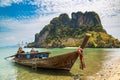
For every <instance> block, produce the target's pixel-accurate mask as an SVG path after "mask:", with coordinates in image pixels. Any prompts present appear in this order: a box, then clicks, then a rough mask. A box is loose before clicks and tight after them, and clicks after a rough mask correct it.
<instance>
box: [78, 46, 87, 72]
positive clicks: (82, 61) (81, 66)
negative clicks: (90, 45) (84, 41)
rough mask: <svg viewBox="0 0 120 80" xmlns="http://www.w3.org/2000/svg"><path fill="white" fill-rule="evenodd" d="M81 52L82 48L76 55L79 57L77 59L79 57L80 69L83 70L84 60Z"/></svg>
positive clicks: (84, 66)
mask: <svg viewBox="0 0 120 80" xmlns="http://www.w3.org/2000/svg"><path fill="white" fill-rule="evenodd" d="M82 52H83V50H82V48H78V50H77V53H78V55H79V57H80V63H81V64H80V68H81V69H82V70H83V69H84V68H86V64H85V62H84V58H83V53H82Z"/></svg>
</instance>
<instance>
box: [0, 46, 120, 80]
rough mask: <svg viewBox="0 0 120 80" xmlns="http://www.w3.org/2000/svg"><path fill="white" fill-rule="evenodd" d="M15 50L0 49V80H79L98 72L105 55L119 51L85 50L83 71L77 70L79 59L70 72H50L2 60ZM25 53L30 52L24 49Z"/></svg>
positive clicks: (61, 51) (57, 50)
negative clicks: (85, 65) (85, 66)
mask: <svg viewBox="0 0 120 80" xmlns="http://www.w3.org/2000/svg"><path fill="white" fill-rule="evenodd" d="M37 50H39V51H50V52H51V53H52V54H51V56H54V55H59V54H63V53H67V52H71V51H74V50H76V48H65V49H60V48H56V49H45V48H41V49H40V48H39V49H37ZM16 51H17V48H1V49H0V52H1V53H0V80H79V79H80V78H82V77H84V76H88V75H92V74H94V73H96V72H97V71H98V70H100V66H101V65H102V62H103V60H105V56H106V54H107V55H108V57H109V54H110V57H111V56H112V57H114V56H113V55H114V54H115V55H119V54H118V53H117V52H118V51H120V49H85V50H84V57H85V62H86V64H87V68H86V69H85V70H80V69H79V63H80V62H79V59H77V61H76V62H75V64H74V66H73V67H72V69H71V71H70V72H68V71H61V70H50V69H37V71H35V70H33V69H32V68H31V67H25V66H21V65H18V64H15V63H12V62H10V61H6V60H4V58H5V57H7V56H10V55H13V54H15V53H16ZM25 51H30V49H29V48H26V49H25ZM78 78H79V79H78Z"/></svg>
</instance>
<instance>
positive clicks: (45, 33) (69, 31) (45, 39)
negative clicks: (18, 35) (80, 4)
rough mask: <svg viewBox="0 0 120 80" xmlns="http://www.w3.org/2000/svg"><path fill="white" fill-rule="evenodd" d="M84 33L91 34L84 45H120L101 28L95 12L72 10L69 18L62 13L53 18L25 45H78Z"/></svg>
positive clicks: (101, 46)
mask: <svg viewBox="0 0 120 80" xmlns="http://www.w3.org/2000/svg"><path fill="white" fill-rule="evenodd" d="M85 33H90V34H92V37H91V38H90V40H89V42H88V44H87V46H86V47H90V48H94V47H97V48H113V47H114V48H118V47H120V41H119V40H118V39H115V38H114V37H112V36H111V35H109V34H108V33H107V32H106V30H105V29H103V26H102V23H101V20H100V18H99V15H98V14H97V13H95V12H85V13H82V12H76V13H75V12H73V13H72V14H71V18H70V17H69V16H68V14H66V13H64V14H61V15H59V16H58V17H55V18H53V19H52V20H51V21H50V23H49V24H47V25H46V26H45V27H44V28H43V29H42V30H41V31H40V32H39V33H36V34H35V40H34V42H31V43H29V44H28V45H27V47H78V46H79V45H80V44H81V42H82V38H83V36H84V34H85Z"/></svg>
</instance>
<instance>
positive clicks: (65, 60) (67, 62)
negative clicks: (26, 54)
mask: <svg viewBox="0 0 120 80" xmlns="http://www.w3.org/2000/svg"><path fill="white" fill-rule="evenodd" d="M77 57H78V54H77V52H71V53H68V54H63V55H58V56H54V57H50V58H44V59H38V58H33V59H19V58H14V60H15V62H16V63H18V64H21V65H25V66H31V67H32V68H47V69H62V70H70V69H71V67H72V66H73V64H74V63H75V61H76V59H77Z"/></svg>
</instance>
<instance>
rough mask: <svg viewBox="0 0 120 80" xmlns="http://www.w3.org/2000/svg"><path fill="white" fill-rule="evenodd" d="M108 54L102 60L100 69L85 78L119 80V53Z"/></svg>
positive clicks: (89, 79) (90, 79)
mask: <svg viewBox="0 0 120 80" xmlns="http://www.w3.org/2000/svg"><path fill="white" fill-rule="evenodd" d="M113 55H114V56H113ZM109 56H110V57H109V58H108V59H107V60H105V61H104V62H103V66H102V69H101V70H100V71H98V72H97V73H96V74H94V75H93V76H88V77H87V79H86V80H120V55H119V54H117V55H116V54H112V56H111V55H109Z"/></svg>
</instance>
